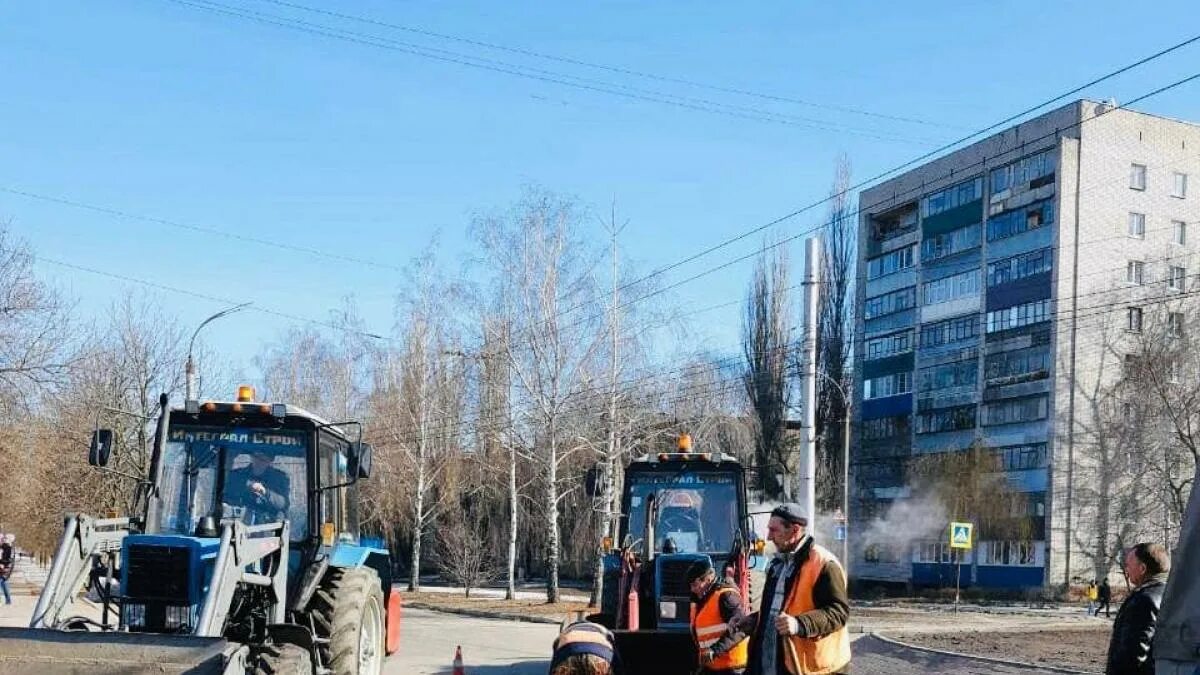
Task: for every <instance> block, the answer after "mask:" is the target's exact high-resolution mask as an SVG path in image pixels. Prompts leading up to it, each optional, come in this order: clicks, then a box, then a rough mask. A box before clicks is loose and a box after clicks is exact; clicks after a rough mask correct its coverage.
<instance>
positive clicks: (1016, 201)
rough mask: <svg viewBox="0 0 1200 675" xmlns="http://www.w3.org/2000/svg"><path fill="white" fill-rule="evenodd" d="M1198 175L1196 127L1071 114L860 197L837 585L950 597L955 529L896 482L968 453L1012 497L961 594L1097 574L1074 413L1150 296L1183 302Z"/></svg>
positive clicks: (1088, 475) (1094, 109)
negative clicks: (841, 575) (846, 570)
mask: <svg viewBox="0 0 1200 675" xmlns="http://www.w3.org/2000/svg"><path fill="white" fill-rule="evenodd" d="M1198 177H1200V126H1197V125H1194V124H1189V123H1185V122H1180V121H1175V120H1170V119H1165V118H1162V117H1157V116H1154V115H1149V114H1145V113H1140V112H1135V111H1131V110H1126V109H1122V108H1117V107H1114V106H1113V105H1110V104H1104V103H1097V102H1092V101H1077V102H1074V103H1071V104H1069V105H1066V106H1063V107H1061V108H1058V109H1056V110H1053V111H1051V112H1048V113H1046V114H1044V115H1041V116H1040V117H1037V118H1034V119H1030V120H1028V121H1026V122H1023V123H1021V124H1019V125H1017V126H1014V127H1011V128H1009V129H1007V130H1005V131H1003V132H1000V133H997V134H995V135H993V136H991V137H988V138H986V139H984V140H981V141H979V142H977V143H975V144H973V145H971V146H969V147H966V148H963V149H961V150H958V151H955V152H953V153H951V154H948V155H946V156H943V157H941V158H939V159H936V160H933V161H930V162H929V163H927V164H924V165H922V166H920V167H917V168H915V169H912V170H910V171H908V172H907V173H904V174H903V175H900V176H898V177H896V178H893V179H891V180H889V181H887V182H884V183H882V184H880V185H877V186H875V187H872V188H870V189H868V190H865V191H863V192H862V193H861V194H860V196H859V208H860V214H861V215H860V220H859V243H860V245H859V258H858V270H857V274H858V282H859V283H858V301H857V314H856V322H857V326H856V327H857V331H858V332H857V335H858V337H859V339H858V341H857V347H856V351H855V394H854V398H855V401H854V410H855V420H854V421H855V432H854V434H853V439H854V440H853V456H852V463H851V471H852V486H853V506H852V509H851V532H852V533H854V534H852V539H853V541H854V542H855V543H854V546H853V551H854V553H853V559H852V560H851V565H850V567H851V576H852V577H855V578H857V579H862V580H880V581H892V582H911V583H916V584H939V583H945V582H946V580H947V579H949V580H950V584H953V574H954V571H953V566H952V565H950V564H948V563H950V561H951V560H952V557H951V554H950V552H949V550H948V546H947V542H946V541H944V533H945V526H946V523H945V522H943V521H944V520H948V519H949V518H953V517H954V516H955V515H956V514H955V513H952V512H949V511H953V507H950V508H949V509H948V511H942V510H940V509H939V507H937V506H936V505H934V504H930V503H929V502H928V500H927V499H926V498H927V495H923V494H920V492H921V490H920V489H918V488H917V487H915V485H916V482H915V481H914V479H913V475H914V473H913V467H914V465H915V463H917V462H919V461H920V458H923V457H927V456H928V455H930V454H932V453H952V452H962V451H964V450H966V449H968V448H977V449H979V450H978V452H979V453H982V454H983V455H984V456H987V457H990V458H992V459H994V464H989V465H988V466H991V467H992V474H991V475H993V476H995V475H996V474H997V473H1000V472H1002V474H1003V477H1004V479H1005V480H1004V481H1003V483H1002V484H1003V485H1004V486H1005V487H1004V490H1003V492H1004V493H1005V495H1006V496H1010V495H1017V496H1019V498H1014V499H1011V500H1009V501H1008V502H1005V503H1006V504H1009V505H1010V506H1008V507H1002V508H1011V509H1012V512H1011V514H1009V515H1010V516H1011V517H1010V519H1009V520H1010V521H1011V522H1010V524H1011V523H1014V522H1015V523H1018V524H1020V525H1021V527H1017V528H1010V529H1015V530H1019V531H1020V532H1021V534H1020V535H1005V538H999V537H997V536H995V534H994V532H995V530H993V531H992V532H989V530H988V528H984V529H983V531H982V532H980V538H979V541H977V542H976V545H975V548H974V549H973V550H972V551H971V553H970V555H969V556H968V557H967V558H966V559H965V560H964V561H963V564H962V570H963V571H962V572H961V574H962V577H961V579H962V581H963V583H964V584H972V585H976V586H981V587H995V588H1036V587H1046V588H1052V587H1057V586H1060V585H1061V584H1063V583H1065V582H1067V581H1068V579H1070V578H1072V577H1080V578H1088V579H1090V578H1092V577H1093V576H1094V575H1095V574H1097V573H1102V572H1103V571H1104V570H1105V569H1107V564H1108V563H1107V561H1104V560H1101V558H1103V555H1101V553H1100V551H1102V550H1103V549H1104V548H1105V547H1106V546H1108V545H1109V543H1110V541H1109V538H1108V537H1107V535H1105V537H1104V541H1103V542H1101V543H1100V544H1096V543H1095V541H1094V540H1095V536H1094V535H1093V529H1092V528H1093V526H1094V525H1095V523H1096V519H1097V517H1101V516H1103V514H1104V512H1103V510H1101V509H1099V508H1098V505H1097V504H1096V503H1095V501H1096V500H1095V499H1092V500H1090V501H1089V500H1087V499H1084V495H1094V494H1095V491H1094V490H1092V489H1091V485H1090V481H1094V480H1096V475H1095V471H1094V463H1089V462H1088V461H1087V457H1088V449H1089V448H1090V447H1091V445H1092V443H1093V441H1094V440H1095V439H1091V440H1089V439H1088V438H1087V431H1086V430H1088V429H1095V428H1096V425H1094V424H1089V423H1088V421H1087V420H1086V419H1085V418H1086V416H1087V415H1088V414H1089V410H1090V409H1091V408H1090V407H1089V406H1088V405H1085V404H1084V401H1083V398H1084V397H1085V394H1086V392H1087V391H1088V387H1093V388H1094V385H1096V384H1097V383H1100V382H1103V381H1105V379H1106V378H1109V379H1111V378H1112V377H1114V376H1115V377H1119V370H1120V368H1119V366H1118V367H1117V368H1115V369H1114V368H1108V369H1105V368H1103V367H1101V363H1102V362H1103V361H1104V359H1103V358H1101V354H1102V353H1103V354H1108V353H1116V352H1119V351H1120V349H1121V346H1120V341H1121V340H1124V339H1127V338H1128V337H1129V334H1131V333H1133V332H1135V331H1138V330H1141V329H1142V326H1143V321H1145V322H1146V324H1147V325H1149V313H1150V312H1152V311H1160V310H1163V308H1164V307H1165V308H1166V309H1165V310H1164V311H1169V310H1170V307H1169V305H1167V304H1164V303H1162V302H1158V300H1159V299H1160V298H1162V297H1163V296H1164V294H1165V293H1170V292H1178V293H1180V294H1181V295H1180V296H1179V297H1180V301H1181V302H1182V301H1185V300H1184V297H1185V296H1186V293H1185V288H1186V289H1190V288H1191V287H1192V284H1193V280H1194V279H1195V276H1196V273H1197V272H1200V261H1198V260H1197V259H1196V258H1195V256H1194V255H1193V254H1194V252H1195V251H1196V244H1195V240H1196V239H1197V238H1198V237H1200V232H1195V233H1193V232H1192V231H1191V229H1189V228H1192V227H1200V194H1197V191H1200V185H1195V184H1194V183H1195V182H1196V181H1197V180H1198V179H1200V178H1198ZM1168 300H1169V298H1168ZM1143 312H1145V317H1144V316H1143ZM1114 325H1119V328H1120V330H1113V329H1112V328H1113V326H1114ZM1156 325H1157V324H1156ZM1102 342H1103V344H1101V343H1102ZM1114 372H1115V373H1116V375H1114V374H1113V373H1114ZM989 453H990V454H989ZM999 492H1001V491H1000V490H997V493H998V494H996V495H977V496H976V497H978V498H983V499H988V498H993V497H994V498H995V499H997V500H1000V499H1002V498H1004V497H1002V495H1001V494H999ZM960 517H961V516H960ZM930 521H932V522H930ZM1136 525H1137V524H1134V526H1136ZM1113 531H1116V529H1115V528H1114V530H1113ZM1132 531H1133V530H1128V531H1127V534H1128V532H1132Z"/></svg>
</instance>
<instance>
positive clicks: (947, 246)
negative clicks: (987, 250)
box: [921, 223, 983, 262]
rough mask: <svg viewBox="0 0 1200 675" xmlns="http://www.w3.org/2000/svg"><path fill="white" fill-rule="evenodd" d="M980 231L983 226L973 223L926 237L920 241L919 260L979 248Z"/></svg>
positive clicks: (933, 258) (934, 258) (936, 258)
mask: <svg viewBox="0 0 1200 675" xmlns="http://www.w3.org/2000/svg"><path fill="white" fill-rule="evenodd" d="M982 233H983V227H982V226H981V225H980V224H979V223H975V224H974V225H968V226H966V227H962V228H959V229H957V230H953V231H951V232H946V233H945V234H939V235H935V236H932V237H927V238H926V239H924V240H922V241H921V260H922V261H923V262H929V261H931V260H938V259H939V258H945V257H947V256H952V255H954V254H956V253H962V252H963V251H969V250H971V249H973V248H979V243H980V241H979V240H980V237H981V236H982Z"/></svg>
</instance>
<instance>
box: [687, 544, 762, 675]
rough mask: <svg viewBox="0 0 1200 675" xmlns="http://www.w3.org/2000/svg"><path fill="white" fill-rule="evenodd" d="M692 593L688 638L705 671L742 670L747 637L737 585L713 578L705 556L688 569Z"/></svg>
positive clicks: (737, 674)
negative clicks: (693, 641)
mask: <svg viewBox="0 0 1200 675" xmlns="http://www.w3.org/2000/svg"><path fill="white" fill-rule="evenodd" d="M687 582H688V587H689V588H690V589H691V592H692V637H693V638H694V639H695V640H696V648H697V649H699V650H700V656H699V658H700V667H701V668H702V669H703V670H704V672H706V673H721V674H722V675H741V674H742V673H744V672H746V662H747V658H748V655H749V638H748V637H747V635H746V633H745V629H744V628H743V627H742V625H741V624H742V622H743V621H744V619H745V616H746V611H745V608H744V607H743V605H742V595H741V593H740V592H739V591H738V589H737V588H735V587H733V586H731V585H730V584H728V583H725V582H724V581H718V580H717V573H716V570H714V569H713V568H712V563H710V562H709V560H708V558H704V559H703V560H698V561H696V562H695V563H693V564H692V566H691V567H689V568H688V571H687Z"/></svg>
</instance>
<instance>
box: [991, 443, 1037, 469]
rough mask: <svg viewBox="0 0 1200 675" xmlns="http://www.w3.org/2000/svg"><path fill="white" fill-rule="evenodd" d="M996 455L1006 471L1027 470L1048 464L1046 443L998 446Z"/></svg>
mask: <svg viewBox="0 0 1200 675" xmlns="http://www.w3.org/2000/svg"><path fill="white" fill-rule="evenodd" d="M996 455H997V456H998V459H999V460H1000V464H1001V465H1002V466H1003V467H1004V470H1005V471H1025V470H1027V469H1041V468H1043V467H1045V466H1046V444H1045V443H1026V444H1024V445H1006V446H1003V447H999V448H996Z"/></svg>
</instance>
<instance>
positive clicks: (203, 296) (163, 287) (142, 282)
mask: <svg viewBox="0 0 1200 675" xmlns="http://www.w3.org/2000/svg"><path fill="white" fill-rule="evenodd" d="M36 259H37V260H38V261H40V262H44V263H49V264H51V265H56V266H58V267H64V268H67V269H72V270H76V271H79V272H87V273H88V274H95V275H97V276H102V277H108V278H110V279H116V280H118V281H124V282H128V283H132V284H137V285H139V286H146V287H147V288H154V289H157V290H160V291H167V292H170V293H178V294H180V295H187V296H191V297H193V298H198V299H200V300H207V301H210V302H217V303H220V304H222V305H226V306H228V305H235V304H239V303H241V302H243V301H245V298H241V299H234V298H225V297H221V296H217V295H209V294H207V293H200V292H198V291H193V290H188V289H186V288H179V287H178V286H170V285H167V284H162V283H158V282H156V281H149V280H147V279H140V278H138V277H133V276H128V275H125V274H118V273H116V272H110V271H108V270H102V269H97V268H95V267H87V266H85V265H78V264H75V263H69V262H66V261H64V260H56V259H54V258H48V257H46V256H41V255H39V256H36ZM246 309H248V310H250V311H254V312H259V313H262V314H267V315H269V316H275V317H279V318H281V319H288V320H289V321H297V322H300V323H307V324H312V325H314V326H321V327H323V328H329V329H332V330H336V331H341V332H344V333H350V334H353V335H358V336H359V337H365V338H371V339H372V340H386V341H392V340H395V338H392V337H388V336H386V335H380V334H378V333H371V332H368V331H362V330H358V329H356V328H351V327H349V326H342V325H339V324H335V323H332V322H329V321H321V320H319V319H312V318H309V317H306V316H299V315H297V314H289V313H287V312H281V311H279V310H275V309H270V308H268V307H263V306H262V305H259V304H258V303H255V304H253V305H250V306H249V307H247V308H246Z"/></svg>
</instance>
